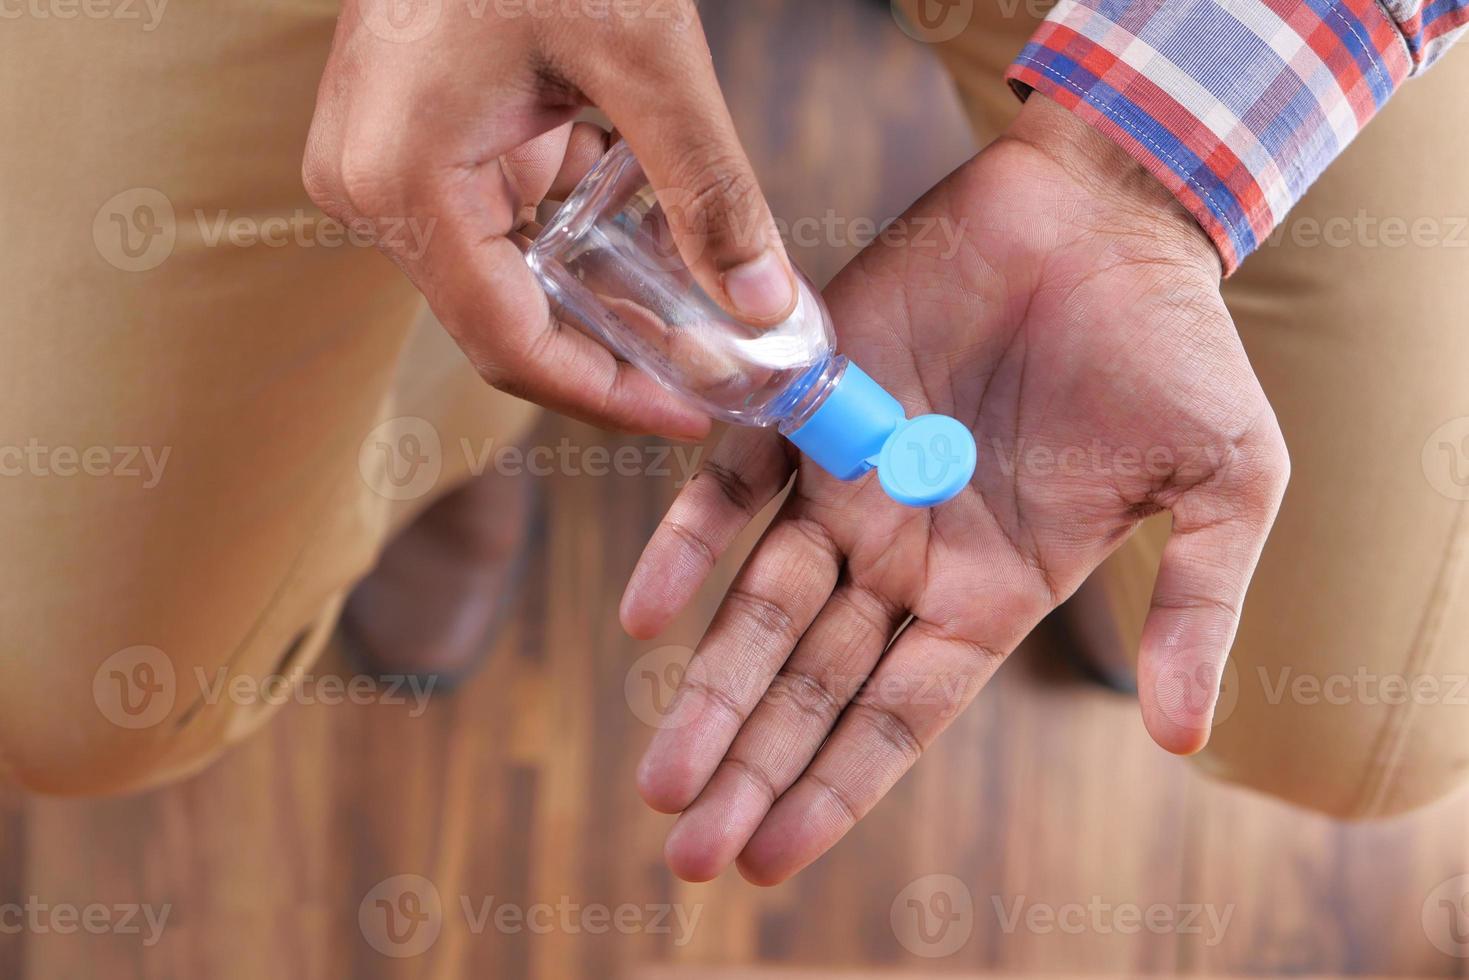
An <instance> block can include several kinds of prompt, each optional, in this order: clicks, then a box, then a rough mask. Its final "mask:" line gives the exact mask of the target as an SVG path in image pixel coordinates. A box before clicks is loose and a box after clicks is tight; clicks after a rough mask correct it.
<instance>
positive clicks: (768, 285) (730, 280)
mask: <svg viewBox="0 0 1469 980" xmlns="http://www.w3.org/2000/svg"><path fill="white" fill-rule="evenodd" d="M793 289H794V286H793V284H792V283H791V274H790V273H789V272H787V271H786V266H785V263H784V262H782V261H781V259H780V256H779V255H777V254H776V253H775V252H774V251H768V252H765V253H764V254H762V255H761V256H760V257H759V258H758V259H755V260H754V261H752V262H746V263H745V264H744V265H737V266H735V267H734V268H733V269H731V270H729V271H728V272H726V273H725V274H724V290H725V292H727V293H729V298H730V299H731V300H732V301H733V302H734V305H735V309H737V310H739V312H740V313H742V314H744V315H745V316H747V317H750V318H752V319H755V320H769V319H773V318H775V317H778V316H782V315H783V314H785V312H786V311H787V310H789V309H790V308H791V304H792V303H793V302H794V301H795V294H794V292H793V291H792V290H793Z"/></svg>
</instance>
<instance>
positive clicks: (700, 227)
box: [303, 0, 796, 439]
mask: <svg viewBox="0 0 1469 980" xmlns="http://www.w3.org/2000/svg"><path fill="white" fill-rule="evenodd" d="M403 2H404V0H343V5H342V13H341V18H340V20H339V22H338V25H337V33H336V37H335V40H334V42H333V45H332V52H331V57H330V60H329V61H328V63H327V66H326V71H325V74H324V75H323V77H322V81H321V88H320V91H319V92H318V95H317V105H316V115H315V118H314V119H313V120H312V125H311V133H310V137H309V140H308V144H307V151H306V159H305V163H304V166H303V179H304V181H305V185H306V189H307V192H308V193H309V194H310V195H311V198H312V199H313V200H314V201H315V202H316V203H317V204H318V205H320V206H321V208H322V209H323V210H324V211H325V212H326V213H327V214H329V215H331V216H332V217H335V218H337V219H339V220H342V221H344V222H346V221H350V222H353V223H362V222H364V221H366V222H367V223H369V224H370V225H371V227H373V228H375V229H377V231H378V245H379V248H381V249H382V250H383V251H384V252H385V253H386V254H387V255H388V256H389V258H391V259H392V260H393V261H394V262H395V263H396V264H397V265H398V266H399V267H400V268H402V269H403V271H404V272H405V273H406V274H407V275H408V277H409V278H410V279H411V280H412V281H413V283H414V285H415V286H417V287H418V289H419V290H420V291H421V292H422V293H423V294H424V296H425V297H426V298H427V299H428V302H429V305H430V306H431V307H432V308H433V311H434V313H435V314H436V315H437V316H438V318H439V320H440V321H441V322H442V323H443V324H444V326H445V327H446V328H447V329H448V331H449V332H450V333H451V334H452V335H453V336H454V338H455V340H457V341H458V343H459V345H460V347H462V348H463V350H464V352H465V354H466V355H468V357H469V359H470V360H471V361H472V362H473V363H474V365H475V367H476V368H477V369H478V370H479V372H480V374H481V375H482V376H483V377H484V378H485V379H486V380H487V381H489V382H490V383H491V384H492V385H494V386H495V387H497V388H500V389H503V390H505V391H509V392H511V393H512V394H516V395H519V396H522V397H524V398H527V399H530V400H531V401H535V402H538V403H540V404H542V405H545V406H546V407H548V408H552V409H555V410H557V411H561V412H565V413H567V414H569V415H574V416H577V417H580V418H583V419H586V420H588V421H591V422H595V423H597V424H601V425H605V426H610V427H613V428H619V429H624V430H628V431H633V432H639V433H657V434H660V435H664V436H670V437H675V438H687V439H698V438H702V437H703V436H704V435H705V434H707V432H708V428H709V421H708V419H706V418H705V417H704V416H703V415H702V414H700V413H699V412H697V411H696V410H694V409H693V408H691V407H689V406H687V405H685V404H683V403H682V402H680V401H679V400H678V399H677V398H676V397H674V396H673V395H671V394H669V393H668V392H667V391H665V390H664V389H662V388H661V387H659V386H658V385H657V384H656V383H655V382H653V381H652V380H651V379H650V378H648V377H646V376H644V375H643V374H641V373H640V372H638V371H637V370H636V369H635V368H633V367H632V366H630V365H628V364H626V363H624V362H621V361H618V360H617V359H616V358H614V357H613V355H612V354H611V353H610V352H608V351H607V350H606V349H605V348H603V347H602V346H600V345H599V344H597V343H595V342H594V341H592V340H590V339H588V338H587V337H585V336H583V335H582V334H580V333H578V332H577V331H575V330H571V329H565V328H564V327H563V326H562V325H561V324H559V323H557V322H556V321H555V320H554V319H553V318H552V316H551V315H550V311H549V308H548V304H547V301H546V298H545V296H544V294H543V293H542V292H541V290H540V288H539V287H538V286H537V284H536V281H535V279H534V277H533V276H532V275H531V273H530V270H529V268H528V267H527V266H526V264H525V261H524V258H523V256H522V254H521V250H522V249H523V248H524V247H525V244H526V239H525V237H524V234H523V231H524V230H525V229H526V226H527V225H529V224H530V223H531V222H533V221H534V217H535V211H536V206H537V205H539V204H540V202H541V201H542V200H543V199H549V200H561V199H564V197H565V196H566V195H567V194H568V193H570V191H571V190H572V189H573V188H574V187H575V186H576V184H577V183H578V182H579V181H580V180H581V178H582V177H583V176H585V175H586V173H587V171H588V170H589V169H590V168H591V166H592V165H593V164H594V163H595V162H596V160H597V158H598V157H599V156H601V154H602V153H603V151H605V149H606V148H607V134H606V133H604V132H603V131H602V130H601V129H600V128H598V127H596V126H593V125H591V124H588V123H575V122H573V120H574V119H575V117H576V115H577V114H578V112H579V111H580V110H581V109H582V108H583V107H585V106H587V105H595V106H597V107H599V108H600V109H602V110H603V111H604V112H605V113H606V114H607V115H608V117H610V118H611V120H612V122H613V124H614V125H615V126H617V127H618V129H619V130H620V132H621V133H622V134H623V136H624V137H625V138H626V139H627V141H628V143H629V144H630V145H631V146H632V149H633V152H634V153H635V154H636V155H637V156H638V159H639V160H640V161H641V163H642V164H643V166H644V169H645V170H646V171H647V174H648V177H649V179H650V180H651V181H652V183H653V186H654V187H655V188H656V189H657V190H658V192H659V196H660V199H661V200H662V201H663V203H664V205H665V210H667V211H668V214H669V218H670V225H671V228H672V231H673V234H674V237H675V239H676V241H677V243H678V247H679V250H680V254H681V255H682V257H683V258H684V260H685V261H686V262H687V263H688V264H689V266H690V268H691V269H692V271H693V273H694V276H695V277H696V279H697V280H698V282H699V283H700V285H701V286H702V287H703V288H704V290H705V291H706V292H708V293H709V295H710V296H712V297H713V298H714V299H715V300H716V301H717V302H718V303H719V304H720V305H721V306H723V307H724V308H726V309H727V310H728V311H729V312H730V313H732V314H734V315H735V316H736V317H738V318H739V319H741V320H744V321H745V322H748V323H750V324H753V325H756V326H765V325H771V324H775V323H778V322H780V321H781V320H783V319H784V318H785V317H786V316H788V315H789V313H790V311H791V309H792V308H793V307H794V305H795V302H796V291H795V280H794V276H793V274H792V272H791V268H790V264H789V260H788V259H787V257H786V254H785V249H784V247H783V246H782V244H781V241H780V237H779V235H778V234H777V233H776V230H775V223H774V221H773V219H772V218H771V215H770V210H769V208H768V206H767V205H766V203H765V199H764V197H763V195H762V194H761V193H760V188H759V184H758V182H757V181H756V179H755V176H754V173H753V171H752V170H751V167H750V163H749V160H748V159H747V158H746V156H745V153H744V150H743V149H742V148H741V146H740V143H739V138H738V137H737V135H736V134H735V129H734V123H733V121H732V120H731V119H730V115H729V111H728V109H727V108H726V106H725V104H724V99H723V96H722V95H721V94H720V91H719V84H718V82H717V80H716V79H715V75H714V69H713V65H712V62H711V59H710V55H709V50H708V47H707V45H706V44H705V42H704V38H703V34H702V30H701V27H700V24H699V20H698V15H697V14H696V12H695V10H694V4H693V0H642V2H639V0H633V2H632V3H628V2H621V3H612V4H603V5H586V4H582V5H576V4H572V5H565V4H561V3H547V2H545V0H411V2H413V3H414V4H415V5H414V6H413V7H411V8H408V9H409V11H410V12H409V16H408V18H407V19H406V20H405V19H403V18H402V17H401V16H397V17H396V19H394V15H400V14H401V13H402V12H403V9H402V7H401V6H400V5H401V4H402V3H403ZM675 204H677V205H680V206H674V205H675ZM405 222H414V224H413V225H412V226H411V227H413V228H415V230H416V231H417V233H418V234H419V235H421V236H426V238H427V246H426V247H423V248H418V247H414V243H415V239H414V238H413V236H407V235H402V234H391V233H390V232H391V230H392V229H394V228H399V229H401V228H402V227H403V226H404V223H405Z"/></svg>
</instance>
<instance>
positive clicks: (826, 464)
mask: <svg viewBox="0 0 1469 980" xmlns="http://www.w3.org/2000/svg"><path fill="white" fill-rule="evenodd" d="M790 440H791V442H793V443H795V444H796V446H797V447H798V448H800V450H801V451H802V452H803V453H805V454H806V455H807V456H809V457H810V458H811V461H812V462H814V463H816V465H818V466H820V467H821V468H822V469H824V470H826V471H827V472H828V473H830V474H831V475H832V476H835V477H837V478H838V479H840V480H855V479H857V478H858V477H860V476H862V475H863V474H865V473H867V472H868V471H869V470H872V469H876V470H877V478H878V480H879V481H880V482H881V484H882V488H883V490H884V491H885V492H886V493H887V495H888V496H889V497H891V498H893V499H894V500H896V501H898V502H899V503H901V504H907V505H908V506H909V507H933V506H935V505H937V504H941V503H943V502H944V501H946V500H950V499H952V498H953V497H955V496H957V495H958V493H959V491H961V490H963V489H964V488H965V487H966V486H968V485H969V480H970V478H971V477H973V476H974V467H975V465H976V463H977V462H978V458H979V452H978V449H977V448H976V447H975V444H974V435H973V434H972V433H971V432H970V431H969V429H968V428H967V427H966V426H965V425H964V424H963V423H961V422H960V421H959V420H958V419H953V418H950V417H949V416H947V415H920V416H919V417H918V418H915V419H909V418H908V417H907V416H906V414H905V413H904V412H903V406H902V405H901V404H899V403H898V400H897V399H896V398H894V397H893V396H892V395H890V394H888V392H887V391H886V390H885V389H884V388H883V387H882V385H880V384H878V383H877V382H876V381H873V380H872V378H871V377H869V376H868V374H867V372H865V371H863V370H862V369H861V368H859V367H858V366H857V365H855V364H848V365H847V367H846V370H845V371H843V372H842V377H841V379H840V380H839V381H838V382H837V383H836V385H835V387H834V388H833V389H832V391H831V393H830V394H829V395H827V397H826V401H824V402H823V403H822V404H821V405H820V407H818V408H817V409H816V412H815V413H814V414H813V415H812V416H811V418H810V419H808V420H807V421H806V424H805V425H803V426H801V427H800V428H799V429H797V430H796V431H795V432H793V433H791V435H790Z"/></svg>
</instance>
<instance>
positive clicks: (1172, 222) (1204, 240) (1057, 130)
mask: <svg viewBox="0 0 1469 980" xmlns="http://www.w3.org/2000/svg"><path fill="white" fill-rule="evenodd" d="M1002 139H1006V140H1011V141H1015V142H1019V143H1023V144H1025V145H1026V146H1028V147H1030V148H1031V149H1033V150H1036V151H1038V152H1040V153H1042V154H1044V155H1045V156H1047V157H1049V158H1050V159H1051V160H1052V161H1053V162H1054V163H1055V164H1056V165H1057V166H1058V167H1059V168H1060V169H1061V170H1063V171H1064V172H1065V173H1066V174H1067V176H1069V177H1071V178H1072V179H1073V180H1075V181H1076V182H1077V183H1078V184H1080V185H1081V187H1082V188H1083V189H1084V190H1085V191H1086V192H1087V193H1088V195H1090V196H1091V197H1092V198H1093V199H1094V200H1095V201H1096V202H1097V204H1098V205H1100V208H1101V210H1102V212H1103V213H1104V214H1106V215H1107V220H1108V223H1109V226H1108V230H1110V231H1113V232H1115V233H1116V234H1118V235H1122V236H1126V237H1128V238H1129V239H1131V240H1135V241H1138V242H1139V243H1140V244H1144V245H1145V246H1146V247H1147V248H1148V250H1149V251H1154V250H1156V252H1157V257H1158V258H1160V259H1169V260H1174V261H1180V262H1184V263H1188V264H1198V265H1200V266H1201V267H1202V268H1203V269H1205V270H1208V271H1209V272H1210V274H1211V275H1213V276H1214V277H1216V278H1217V277H1219V276H1221V275H1222V271H1223V270H1222V265H1221V262H1220V258H1219V252H1218V250H1217V249H1216V248H1215V247H1214V243H1213V242H1212V241H1210V239H1209V236H1208V235H1207V234H1206V233H1205V232H1204V229H1203V228H1201V227H1200V226H1199V223H1198V222H1197V221H1196V220H1195V219H1194V217H1193V215H1191V214H1190V213H1189V212H1188V209H1187V208H1185V207H1184V206H1183V205H1182V204H1180V203H1179V201H1178V199H1177V198H1176V197H1174V195H1173V193H1172V192H1171V191H1170V190H1168V188H1167V187H1165V186H1163V184H1162V183H1161V182H1160V181H1159V180H1158V179H1157V178H1156V177H1154V176H1153V175H1152V174H1151V173H1149V172H1148V170H1147V169H1146V168H1145V167H1144V166H1143V165H1142V164H1141V163H1139V162H1138V161H1137V160H1135V159H1134V158H1133V157H1132V156H1131V155H1130V154H1129V153H1128V152H1127V151H1126V150H1124V149H1123V148H1122V147H1120V146H1118V145H1117V143H1115V142H1114V141H1113V140H1112V139H1110V138H1109V137H1107V136H1106V135H1104V134H1102V133H1100V132H1098V131H1097V130H1096V129H1094V128H1092V127H1091V126H1089V125H1087V124H1086V123H1085V122H1083V121H1082V120H1081V119H1079V118H1078V117H1077V116H1076V115H1075V114H1074V113H1072V112H1071V111H1069V110H1067V109H1065V108H1063V107H1061V106H1060V105H1057V104H1056V103H1055V102H1053V101H1051V100H1050V99H1049V98H1047V97H1045V96H1044V95H1042V94H1041V93H1039V92H1033V93H1032V94H1031V96H1030V98H1029V99H1027V100H1026V102H1025V105H1024V106H1022V107H1021V110H1020V114H1019V115H1018V116H1017V117H1016V118H1015V120H1014V122H1013V123H1011V125H1010V128H1009V129H1008V130H1006V132H1005V135H1004V136H1003V137H1002ZM1114 225H1115V227H1114Z"/></svg>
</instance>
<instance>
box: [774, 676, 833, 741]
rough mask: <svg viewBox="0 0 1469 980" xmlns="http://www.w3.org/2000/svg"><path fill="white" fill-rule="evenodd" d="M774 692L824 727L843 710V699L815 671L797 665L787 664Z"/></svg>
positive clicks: (778, 678) (777, 679)
mask: <svg viewBox="0 0 1469 980" xmlns="http://www.w3.org/2000/svg"><path fill="white" fill-rule="evenodd" d="M777 690H778V691H779V694H777ZM771 696H772V697H777V698H778V699H779V701H782V702H785V703H789V704H790V705H791V706H792V707H793V708H794V709H795V711H796V712H797V713H798V714H799V715H802V716H804V717H806V718H809V719H811V721H813V722H814V723H815V724H816V725H817V726H818V727H820V728H821V729H822V730H823V731H824V730H826V729H827V728H829V727H830V726H831V724H832V722H834V721H836V719H837V716H839V715H840V714H841V713H842V707H843V702H842V699H841V698H839V697H838V696H837V695H836V694H834V693H832V691H831V690H830V689H829V688H828V687H827V686H826V685H825V684H824V683H822V681H821V679H820V678H819V677H817V676H816V675H815V674H813V673H811V672H809V671H806V670H801V669H800V668H796V667H786V668H785V669H783V670H782V671H781V672H780V673H779V674H777V675H776V677H775V681H774V682H773V683H772V684H771Z"/></svg>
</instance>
